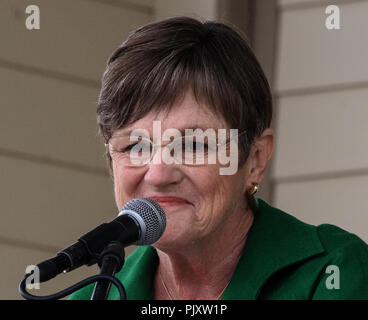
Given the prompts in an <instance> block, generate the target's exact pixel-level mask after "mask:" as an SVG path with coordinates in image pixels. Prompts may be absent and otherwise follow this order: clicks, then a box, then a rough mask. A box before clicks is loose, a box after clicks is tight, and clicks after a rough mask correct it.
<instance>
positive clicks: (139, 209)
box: [37, 198, 166, 282]
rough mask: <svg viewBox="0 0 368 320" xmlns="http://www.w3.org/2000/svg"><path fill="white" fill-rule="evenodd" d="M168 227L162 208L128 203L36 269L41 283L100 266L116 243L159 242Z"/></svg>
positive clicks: (143, 201)
mask: <svg viewBox="0 0 368 320" xmlns="http://www.w3.org/2000/svg"><path fill="white" fill-rule="evenodd" d="M165 227H166V216H165V212H164V210H163V209H162V208H161V206H160V205H159V204H158V203H157V202H155V201H153V200H152V199H148V198H137V199H133V200H131V201H129V202H128V203H127V204H126V205H125V206H124V208H123V209H122V210H121V212H120V213H119V215H118V217H117V218H115V219H114V220H112V221H110V222H108V223H103V224H101V225H100V226H98V227H97V228H95V229H93V230H92V231H90V232H88V233H86V234H84V235H83V236H81V237H80V238H79V239H78V241H77V242H76V243H74V244H73V245H71V246H69V247H67V248H65V249H64V250H61V251H59V252H58V253H57V255H56V257H54V258H51V259H48V260H45V261H43V262H41V263H40V264H38V265H37V267H38V270H39V277H40V279H39V281H40V282H44V281H47V280H50V279H52V278H54V277H56V276H57V275H58V274H60V273H61V272H69V271H72V270H74V269H76V268H78V267H80V266H82V265H88V266H91V265H93V264H95V263H97V262H98V260H99V257H100V255H101V253H102V251H103V250H104V249H105V248H106V246H107V245H109V244H110V243H111V242H113V241H118V242H120V243H121V244H122V245H123V246H124V247H125V246H128V245H132V244H135V245H149V244H152V243H154V242H156V241H157V240H158V239H159V238H160V237H161V235H162V234H163V232H164V230H165Z"/></svg>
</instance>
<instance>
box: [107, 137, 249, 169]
mask: <svg viewBox="0 0 368 320" xmlns="http://www.w3.org/2000/svg"><path fill="white" fill-rule="evenodd" d="M246 132H247V130H244V131H242V132H240V133H238V134H236V135H234V136H232V137H230V138H228V139H226V141H225V142H224V143H216V144H215V145H216V148H217V150H216V152H218V148H219V147H222V146H226V145H228V144H229V143H230V142H231V141H232V140H233V139H234V138H239V137H240V136H242V135H244V134H245V133H246ZM187 136H189V135H184V136H180V137H176V138H174V139H173V140H172V141H169V142H167V143H166V144H163V143H154V142H153V141H152V140H151V139H148V138H146V137H141V140H147V141H149V142H150V144H151V145H152V153H151V155H150V158H149V160H148V162H147V163H143V164H133V165H127V166H129V167H143V166H146V165H148V164H150V163H152V159H153V158H154V156H155V154H156V152H157V151H158V150H159V149H160V147H168V146H170V145H172V144H173V143H174V142H175V140H177V139H179V138H180V139H184V140H185V137H187ZM194 136H195V135H194ZM118 137H119V136H116V137H111V138H109V139H108V140H107V141H105V143H104V145H105V148H106V154H108V155H109V157H110V158H111V160H112V161H113V158H112V157H111V154H110V150H109V142H110V140H111V139H114V138H118ZM180 164H186V163H180ZM186 165H196V164H186Z"/></svg>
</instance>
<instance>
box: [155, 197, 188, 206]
mask: <svg viewBox="0 0 368 320" xmlns="http://www.w3.org/2000/svg"><path fill="white" fill-rule="evenodd" d="M149 198H150V199H152V200H154V201H156V202H157V203H158V204H159V205H161V206H164V207H168V206H180V205H184V204H191V203H190V202H189V201H188V200H186V199H183V198H179V197H171V196H154V197H149Z"/></svg>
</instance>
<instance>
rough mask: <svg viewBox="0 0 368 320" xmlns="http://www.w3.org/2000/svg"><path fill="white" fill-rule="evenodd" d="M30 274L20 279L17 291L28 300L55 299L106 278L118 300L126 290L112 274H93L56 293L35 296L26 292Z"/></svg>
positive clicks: (124, 294)
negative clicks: (113, 286)
mask: <svg viewBox="0 0 368 320" xmlns="http://www.w3.org/2000/svg"><path fill="white" fill-rule="evenodd" d="M29 276H30V274H27V275H26V277H25V278H24V279H23V280H22V281H21V283H20V284H19V287H18V291H19V293H20V294H21V295H22V297H23V298H25V299H28V300H36V301H45V300H57V299H62V298H64V297H66V296H68V295H70V294H72V293H73V292H75V291H77V290H79V289H81V288H84V287H85V286H87V285H89V284H91V283H93V282H97V281H99V280H108V281H110V282H112V283H113V284H114V285H115V286H116V287H117V289H118V291H119V296H120V300H126V298H127V297H126V292H125V288H124V286H123V284H122V283H121V282H120V280H119V279H117V278H115V277H112V276H108V275H101V274H100V275H95V276H91V277H88V278H86V279H84V280H82V281H80V282H78V283H76V284H74V285H72V286H70V287H68V288H66V289H64V290H61V291H59V292H57V293H54V294H51V295H47V296H35V295H32V294H30V293H28V292H27V289H26V282H27V279H28V277H29Z"/></svg>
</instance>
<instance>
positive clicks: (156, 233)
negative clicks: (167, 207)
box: [119, 198, 166, 245]
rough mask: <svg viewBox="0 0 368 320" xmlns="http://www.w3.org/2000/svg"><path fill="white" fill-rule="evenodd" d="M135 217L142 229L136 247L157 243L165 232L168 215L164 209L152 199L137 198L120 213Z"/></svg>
mask: <svg viewBox="0 0 368 320" xmlns="http://www.w3.org/2000/svg"><path fill="white" fill-rule="evenodd" d="M122 214H128V215H130V216H131V217H133V218H134V219H135V220H136V221H137V223H138V225H139V227H140V231H141V234H140V237H139V239H138V240H137V241H136V242H135V243H133V244H135V245H149V244H152V243H155V242H156V241H157V240H158V239H160V237H161V236H162V234H163V233H164V231H165V228H166V215H165V212H164V210H163V209H162V207H161V206H160V205H159V204H158V203H157V202H156V201H153V200H152V199H148V198H137V199H133V200H130V201H129V202H128V203H127V204H126V205H125V206H124V208H123V209H122V210H121V212H120V213H119V216H120V215H122Z"/></svg>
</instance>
